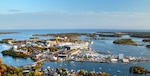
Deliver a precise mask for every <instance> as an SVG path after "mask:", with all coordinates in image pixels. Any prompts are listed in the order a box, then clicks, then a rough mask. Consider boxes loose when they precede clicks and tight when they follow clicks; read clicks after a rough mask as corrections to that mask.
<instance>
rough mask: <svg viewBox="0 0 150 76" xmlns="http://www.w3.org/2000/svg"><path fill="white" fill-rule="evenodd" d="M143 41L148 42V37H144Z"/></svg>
mask: <svg viewBox="0 0 150 76" xmlns="http://www.w3.org/2000/svg"><path fill="white" fill-rule="evenodd" d="M142 41H143V42H150V38H145V39H143V40H142Z"/></svg>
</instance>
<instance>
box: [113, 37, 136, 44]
mask: <svg viewBox="0 0 150 76" xmlns="http://www.w3.org/2000/svg"><path fill="white" fill-rule="evenodd" d="M113 43H114V44H127V45H136V43H135V42H134V41H132V39H125V38H124V39H118V40H114V41H113Z"/></svg>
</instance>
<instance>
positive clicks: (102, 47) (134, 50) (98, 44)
mask: <svg viewBox="0 0 150 76" xmlns="http://www.w3.org/2000/svg"><path fill="white" fill-rule="evenodd" d="M97 31H101V32H115V31H127V32H128V31H136V32H138V31H144V32H148V31H149V32H150V30H109V29H105V30H102V29H101V30H100V29H78V30H77V29H70V30H66V29H57V30H56V29H47V30H1V31H0V32H20V33H19V34H5V35H4V34H3V35H0V39H4V38H14V39H17V40H25V39H29V38H30V37H31V35H32V34H42V33H67V32H77V33H93V32H97ZM39 38H41V39H43V38H44V39H49V38H51V37H39ZM85 38H86V37H85V36H82V37H80V38H79V39H80V40H82V39H85ZM106 38H107V40H93V42H94V43H93V44H92V45H90V47H92V48H93V49H95V50H97V51H110V52H112V53H113V54H119V53H122V54H124V55H125V56H130V55H131V56H138V57H139V56H140V53H141V52H143V55H142V56H143V57H148V58H149V59H150V49H148V48H146V47H144V46H131V45H117V44H113V43H112V42H113V40H115V39H120V38H121V37H120V38H115V37H106ZM123 38H132V39H133V40H134V41H135V42H136V43H138V44H146V43H144V42H142V38H133V37H129V36H127V35H126V36H123ZM3 45H4V44H0V52H1V51H2V50H4V49H5V48H4V47H3ZM0 57H1V58H2V59H3V63H5V64H7V65H12V66H22V65H26V64H31V63H33V61H32V60H31V59H30V58H28V59H21V58H18V59H14V58H12V57H9V56H3V55H2V54H1V53H0ZM60 64H61V65H62V66H63V67H64V68H67V69H69V70H72V69H75V70H79V69H85V70H88V71H93V69H94V70H95V71H105V72H107V73H109V74H110V76H113V75H117V76H145V75H135V74H130V73H129V72H128V69H129V67H130V66H133V65H137V66H143V67H145V68H146V69H148V70H150V66H149V64H150V62H149V61H148V62H136V63H133V62H130V63H128V64H123V63H121V62H118V63H110V64H107V63H94V62H92V63H91V62H74V63H70V62H62V63H61V62H57V63H56V62H45V63H44V64H43V66H42V67H43V68H45V67H47V66H50V67H52V68H57V67H60ZM99 68H101V69H99ZM117 70H120V71H121V73H117ZM146 76H150V74H147V75H146Z"/></svg>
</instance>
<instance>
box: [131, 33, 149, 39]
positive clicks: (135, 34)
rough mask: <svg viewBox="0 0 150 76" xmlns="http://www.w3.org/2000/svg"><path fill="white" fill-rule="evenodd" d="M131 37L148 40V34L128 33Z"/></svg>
mask: <svg viewBox="0 0 150 76" xmlns="http://www.w3.org/2000/svg"><path fill="white" fill-rule="evenodd" d="M129 35H130V36H131V37H140V38H150V32H129Z"/></svg>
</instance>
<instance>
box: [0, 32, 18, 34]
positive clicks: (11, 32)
mask: <svg viewBox="0 0 150 76" xmlns="http://www.w3.org/2000/svg"><path fill="white" fill-rule="evenodd" d="M17 33H19V32H0V34H17Z"/></svg>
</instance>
